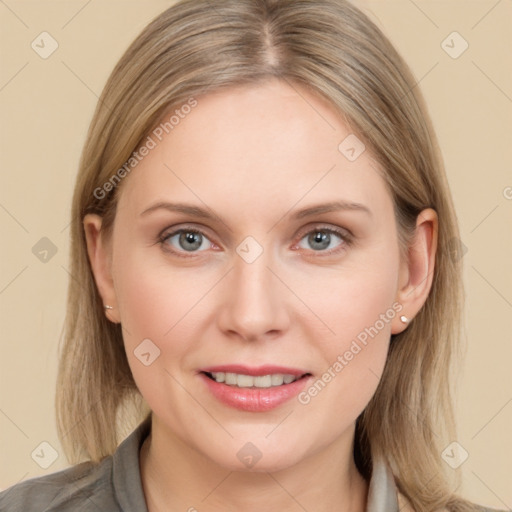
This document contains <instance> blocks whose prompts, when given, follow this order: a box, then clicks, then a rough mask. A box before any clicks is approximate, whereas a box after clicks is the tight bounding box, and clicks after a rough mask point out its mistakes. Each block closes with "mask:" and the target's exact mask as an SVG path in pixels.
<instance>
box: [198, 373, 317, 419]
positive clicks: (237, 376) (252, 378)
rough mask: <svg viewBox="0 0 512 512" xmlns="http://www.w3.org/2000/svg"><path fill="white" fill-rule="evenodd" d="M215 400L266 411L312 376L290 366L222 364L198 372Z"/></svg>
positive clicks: (232, 405) (243, 409)
mask: <svg viewBox="0 0 512 512" xmlns="http://www.w3.org/2000/svg"><path fill="white" fill-rule="evenodd" d="M198 376H199V377H200V378H201V379H202V381H203V382H204V383H205V385H206V388H207V389H208V391H209V392H210V396H213V397H214V398H215V399H216V400H217V401H219V402H221V403H222V404H224V405H227V406H229V407H232V408H235V409H238V410H241V411H248V412H266V411H269V410H271V409H274V408H277V407H279V406H280V405H282V404H284V403H285V402H287V401H289V400H291V399H292V398H293V397H295V396H297V395H298V394H299V393H300V392H301V391H302V390H303V389H304V387H305V386H306V383H307V381H308V380H309V378H310V377H312V375H311V373H307V372H304V371H302V370H296V369H292V368H285V367H276V366H263V367H259V368H249V367H246V366H242V365H226V366H219V367H215V368H205V369H203V370H201V371H200V372H199V373H198Z"/></svg>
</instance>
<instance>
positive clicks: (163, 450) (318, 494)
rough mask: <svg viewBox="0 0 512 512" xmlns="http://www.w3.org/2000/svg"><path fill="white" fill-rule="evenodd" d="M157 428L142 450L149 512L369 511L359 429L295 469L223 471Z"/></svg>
mask: <svg viewBox="0 0 512 512" xmlns="http://www.w3.org/2000/svg"><path fill="white" fill-rule="evenodd" d="M153 427H154V424H153ZM153 427H152V432H151V434H150V435H149V436H148V437H147V439H146V440H145V441H144V443H143V445H142V448H141V451H140V470H141V478H142V485H143V489H144V494H145V497H146V502H147V506H148V511H149V512H164V511H165V512H174V511H176V512H177V511H180V512H183V511H189V512H195V511H197V512H220V511H223V512H225V511H231V510H233V511H235V510H244V511H245V512H256V511H258V512H259V511H261V510H287V511H288V510H289V511H295V510H297V511H298V512H299V511H303V510H307V511H308V512H315V511H325V510H333V511H336V512H364V511H365V510H366V499H367V494H368V483H367V482H366V481H365V480H364V479H363V477H362V476H361V475H360V473H359V472H358V471H357V468H356V466H355V463H354V459H353V455H352V441H353V435H354V431H353V430H352V431H351V432H350V433H349V434H350V435H347V436H346V438H342V439H340V440H337V441H336V442H334V443H332V444H331V445H328V446H326V447H324V448H322V450H321V451H319V452H317V453H315V454H314V455H311V456H310V457H308V459H307V460H303V461H301V462H300V463H298V464H295V465H294V466H292V467H288V468H286V469H283V470H279V471H272V472H267V471H261V472H255V471H251V472H249V471H230V470H228V469H226V468H222V467H220V466H219V465H217V464H215V463H214V462H213V461H212V460H211V459H208V458H207V457H205V456H204V455H203V454H201V453H198V452H197V451H195V450H194V449H192V448H191V447H189V446H186V445H184V444H183V443H180V442H179V441H177V440H176V439H172V442H170V441H171V440H170V439H169V436H168V433H165V432H160V431H159V430H158V429H155V428H153ZM347 441H348V442H347ZM170 461H172V463H170Z"/></svg>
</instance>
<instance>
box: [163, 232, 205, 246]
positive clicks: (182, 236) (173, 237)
mask: <svg viewBox="0 0 512 512" xmlns="http://www.w3.org/2000/svg"><path fill="white" fill-rule="evenodd" d="M166 242H167V243H168V244H169V245H171V246H172V248H173V249H176V250H182V251H187V252H198V251H199V250H204V249H208V248H209V247H210V241H209V240H208V238H206V237H205V236H204V235H203V234H202V233H199V232H197V231H191V230H189V229H188V230H180V231H176V232H175V233H170V234H169V235H168V236H167V237H166Z"/></svg>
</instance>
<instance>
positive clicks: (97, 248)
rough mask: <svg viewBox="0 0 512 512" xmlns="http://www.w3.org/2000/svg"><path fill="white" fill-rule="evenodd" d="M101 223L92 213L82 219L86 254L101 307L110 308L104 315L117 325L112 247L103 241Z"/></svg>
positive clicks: (117, 315)
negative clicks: (101, 302)
mask: <svg viewBox="0 0 512 512" xmlns="http://www.w3.org/2000/svg"><path fill="white" fill-rule="evenodd" d="M102 222H103V219H102V217H100V216H99V215H96V214H93V213H89V214H87V215H85V217H84V219H83V226H84V231H85V238H86V242H87V253H88V255H89V262H90V263H91V268H92V272H93V274H94V280H95V281H96V286H97V287H98V291H99V294H100V296H101V298H102V300H103V307H104V306H105V305H109V306H112V309H105V314H106V315H107V318H108V319H109V320H110V321H111V322H114V323H119V322H120V321H121V319H120V317H119V309H118V307H117V299H116V294H115V290H114V281H113V279H112V272H111V266H112V247H111V243H110V241H107V240H105V237H104V236H103V235H102V232H101V225H102Z"/></svg>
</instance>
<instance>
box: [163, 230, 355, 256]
mask: <svg viewBox="0 0 512 512" xmlns="http://www.w3.org/2000/svg"><path fill="white" fill-rule="evenodd" d="M318 232H322V233H328V234H329V235H333V234H334V235H337V236H338V237H339V238H340V239H341V241H342V243H341V244H340V245H339V246H337V247H335V248H334V249H329V250H325V251H314V250H312V249H311V250H310V252H313V253H317V254H318V256H319V257H325V256H331V255H333V254H336V253H338V252H340V251H342V250H344V249H345V248H347V247H350V246H351V245H352V244H353V242H354V237H353V235H352V233H350V232H349V231H347V230H342V229H336V228H333V227H325V226H322V225H318V226H315V227H313V229H310V230H309V231H306V232H304V233H302V234H301V236H300V238H299V242H300V241H301V240H302V239H303V238H305V237H306V236H307V235H310V234H312V233H318ZM180 233H194V234H198V235H202V236H203V237H204V238H206V239H207V240H210V239H209V237H208V235H206V233H204V232H203V231H201V230H200V229H197V228H192V227H190V228H188V227H183V228H180V229H176V230H175V231H171V232H165V231H164V233H163V234H162V235H160V236H159V237H158V243H159V244H160V245H161V247H162V249H163V250H164V251H167V252H170V253H172V254H173V255H176V256H178V257H180V258H193V257H195V256H196V255H197V254H200V253H201V252H203V251H189V254H188V255H185V254H184V253H186V252H187V251H177V250H175V249H172V248H170V245H169V244H168V243H167V241H168V240H169V239H170V238H172V237H173V236H175V235H178V234H180ZM299 242H298V243H299ZM294 245H297V244H294ZM308 252H309V251H308Z"/></svg>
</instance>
